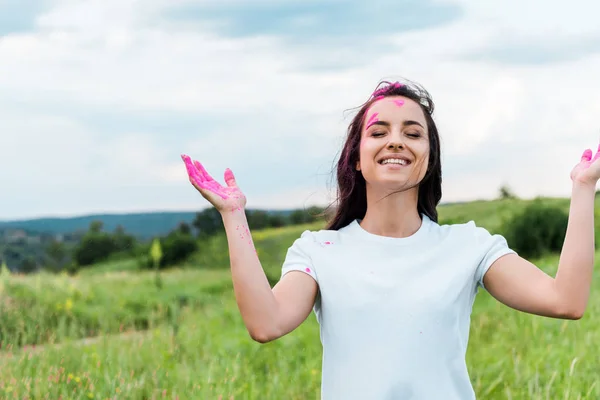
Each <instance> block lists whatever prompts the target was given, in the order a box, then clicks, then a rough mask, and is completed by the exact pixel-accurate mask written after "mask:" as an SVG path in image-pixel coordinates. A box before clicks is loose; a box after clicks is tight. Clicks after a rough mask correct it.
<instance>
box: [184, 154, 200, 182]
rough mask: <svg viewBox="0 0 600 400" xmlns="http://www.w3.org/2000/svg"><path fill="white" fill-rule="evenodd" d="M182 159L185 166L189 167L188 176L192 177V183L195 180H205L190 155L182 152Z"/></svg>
mask: <svg viewBox="0 0 600 400" xmlns="http://www.w3.org/2000/svg"><path fill="white" fill-rule="evenodd" d="M181 159H182V160H183V162H184V163H185V168H186V169H187V173H188V176H189V177H190V182H192V184H193V183H194V182H196V183H201V182H203V181H204V180H205V179H204V178H203V177H202V175H200V173H199V172H198V170H197V169H196V168H194V166H193V165H192V160H191V159H190V157H189V156H187V155H185V154H182V155H181Z"/></svg>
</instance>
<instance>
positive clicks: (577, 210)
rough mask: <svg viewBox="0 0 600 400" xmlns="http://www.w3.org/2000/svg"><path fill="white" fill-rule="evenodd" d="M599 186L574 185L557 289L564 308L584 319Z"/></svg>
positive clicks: (590, 276)
mask: <svg viewBox="0 0 600 400" xmlns="http://www.w3.org/2000/svg"><path fill="white" fill-rule="evenodd" d="M594 196H595V186H594V185H590V184H582V183H577V182H576V183H573V191H572V196H571V205H570V210H569V222H568V225H567V232H566V237H565V242H564V244H563V248H562V251H561V254H560V261H559V266H558V272H557V274H556V279H555V285H556V288H557V291H558V294H559V296H558V298H559V299H560V302H561V304H560V306H561V307H566V308H567V310H568V312H569V313H573V314H575V315H582V314H583V312H584V310H585V308H586V306H587V302H588V298H589V294H590V286H591V281H592V271H593V269H594V252H595V249H594Z"/></svg>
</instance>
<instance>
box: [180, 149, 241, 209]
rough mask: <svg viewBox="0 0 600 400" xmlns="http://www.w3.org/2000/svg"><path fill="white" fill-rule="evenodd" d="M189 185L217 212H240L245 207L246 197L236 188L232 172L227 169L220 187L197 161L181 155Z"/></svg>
mask: <svg viewBox="0 0 600 400" xmlns="http://www.w3.org/2000/svg"><path fill="white" fill-rule="evenodd" d="M181 159H182V160H183V162H184V163H185V167H186V169H187V173H188V177H189V179H190V183H191V184H192V185H193V186H194V187H195V188H196V189H197V190H198V191H199V192H200V194H201V195H202V197H204V198H205V199H206V200H208V201H209V202H210V203H211V204H212V205H213V206H214V207H215V208H216V209H217V210H218V211H219V212H221V213H223V212H226V211H236V210H237V211H241V210H242V209H243V208H244V207H245V206H246V196H245V195H244V194H243V193H242V191H241V190H240V188H239V187H238V186H237V183H236V181H235V177H234V175H233V172H232V171H231V170H230V169H229V168H227V169H226V170H225V173H224V178H225V184H226V186H222V185H221V184H220V183H219V182H217V181H216V180H215V179H214V178H213V177H212V176H211V175H210V174H209V173H208V172H207V171H206V169H205V168H204V166H203V165H202V164H201V163H200V162H199V161H196V160H194V161H192V159H191V158H190V157H189V156H187V155H185V154H183V155H182V156H181Z"/></svg>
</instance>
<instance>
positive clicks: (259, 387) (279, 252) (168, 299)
mask: <svg viewBox="0 0 600 400" xmlns="http://www.w3.org/2000/svg"><path fill="white" fill-rule="evenodd" d="M549 201H557V202H560V201H561V200H549ZM563 204H564V205H565V206H566V207H568V202H564V201H563ZM522 205H523V204H522V203H521V202H519V201H507V202H503V203H489V202H478V203H469V204H459V205H452V206H448V207H447V208H442V209H441V210H440V215H441V217H442V220H444V219H446V220H452V221H456V222H459V221H462V220H465V219H474V220H475V221H477V222H478V224H480V225H482V226H485V227H487V228H488V229H490V230H492V231H494V230H496V229H499V227H500V224H501V220H502V218H503V217H504V216H506V215H508V213H509V212H510V209H513V210H514V209H516V208H518V207H521V206H522ZM467 216H468V218H467ZM304 229H319V225H313V226H298V227H288V228H282V229H277V230H275V229H273V230H266V231H261V232H254V233H253V237H254V240H255V243H256V246H257V248H258V252H259V256H260V258H261V260H262V263H263V266H264V268H265V270H266V271H267V273H268V275H269V276H270V277H271V279H272V280H273V279H276V278H278V276H279V271H280V268H281V262H282V261H283V259H284V257H285V251H286V249H287V247H288V246H289V245H291V243H292V242H293V240H294V239H295V238H296V237H298V236H299V234H300V233H301V232H302V231H303V230H304ZM204 250H205V251H204V252H201V253H199V254H198V255H197V256H194V257H193V258H192V259H191V260H190V262H189V264H190V265H186V266H182V268H179V269H174V270H171V271H168V272H164V273H162V276H163V280H164V287H163V288H162V289H161V290H159V289H157V288H156V287H155V286H154V275H153V273H151V272H139V271H138V270H137V267H136V263H135V262H134V261H132V260H129V261H127V260H125V261H121V262H113V263H107V264H103V265H98V266H96V267H94V268H91V269H89V270H87V271H85V272H84V273H82V274H80V275H78V276H76V277H68V276H66V275H60V276H52V275H37V276H32V277H16V276H10V277H2V278H0V338H1V339H0V345H1V347H2V350H1V351H0V398H2V399H318V398H319V386H320V371H321V365H320V364H321V347H320V342H319V332H318V325H317V323H316V321H315V318H314V315H311V316H310V317H309V319H308V320H307V321H306V322H305V323H304V324H303V325H302V326H301V327H300V328H299V329H297V330H296V331H294V332H293V333H291V334H289V335H287V336H285V337H283V338H281V339H280V340H278V341H276V342H273V343H269V344H266V345H261V344H258V343H254V342H253V341H251V340H250V338H249V336H248V334H247V332H246V330H245V328H244V325H243V323H242V321H241V318H240V316H239V313H238V311H237V307H236V304H235V301H234V298H233V294H232V290H231V280H230V275H229V271H228V269H227V268H228V258H227V253H226V241H225V239H224V238H222V237H216V238H214V239H213V240H212V241H211V242H210V243H206V244H205V247H204ZM533 261H534V262H535V263H536V264H537V265H539V266H540V267H542V268H543V269H544V270H546V271H547V272H549V273H551V274H554V271H555V269H556V266H557V263H558V257H557V255H548V256H546V257H544V258H542V259H539V260H533ZM191 267H193V268H191ZM599 282H600V281H599V280H598V278H597V275H596V277H595V280H594V284H593V289H592V298H591V301H590V304H589V307H588V310H587V313H586V315H585V316H584V318H583V319H582V320H579V321H561V320H553V319H547V318H541V317H536V316H532V315H527V314H523V313H519V312H516V311H514V310H511V309H508V308H507V307H505V306H503V305H500V304H498V303H497V302H496V301H495V300H493V299H492V298H490V296H489V295H487V294H486V293H485V292H482V293H480V295H479V297H478V299H477V302H476V304H475V308H474V312H473V318H472V325H471V337H470V342H469V350H468V357H467V358H468V360H467V361H468V364H469V370H470V374H471V379H472V382H473V385H474V387H475V391H476V393H477V395H478V398H481V399H552V400H554V399H599V398H600V383H597V382H598V381H599V380H600V295H598V292H599V290H600V283H599ZM84 337H92V339H87V340H85V341H81V340H80V339H81V338H84Z"/></svg>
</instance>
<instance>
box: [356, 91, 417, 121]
mask: <svg viewBox="0 0 600 400" xmlns="http://www.w3.org/2000/svg"><path fill="white" fill-rule="evenodd" d="M374 113H377V118H378V119H379V120H380V121H383V120H386V121H390V122H394V121H405V120H413V121H418V122H420V123H422V124H423V126H426V123H427V121H426V120H425V114H424V113H423V110H422V109H421V106H420V105H419V104H418V103H417V102H415V101H414V100H411V99H409V98H408V97H404V96H389V97H385V98H383V99H381V100H377V101H376V102H374V103H373V104H372V105H371V107H369V109H368V110H367V113H366V115H365V117H366V119H367V120H368V119H369V118H370V117H371V116H372V115H373V114H374Z"/></svg>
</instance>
